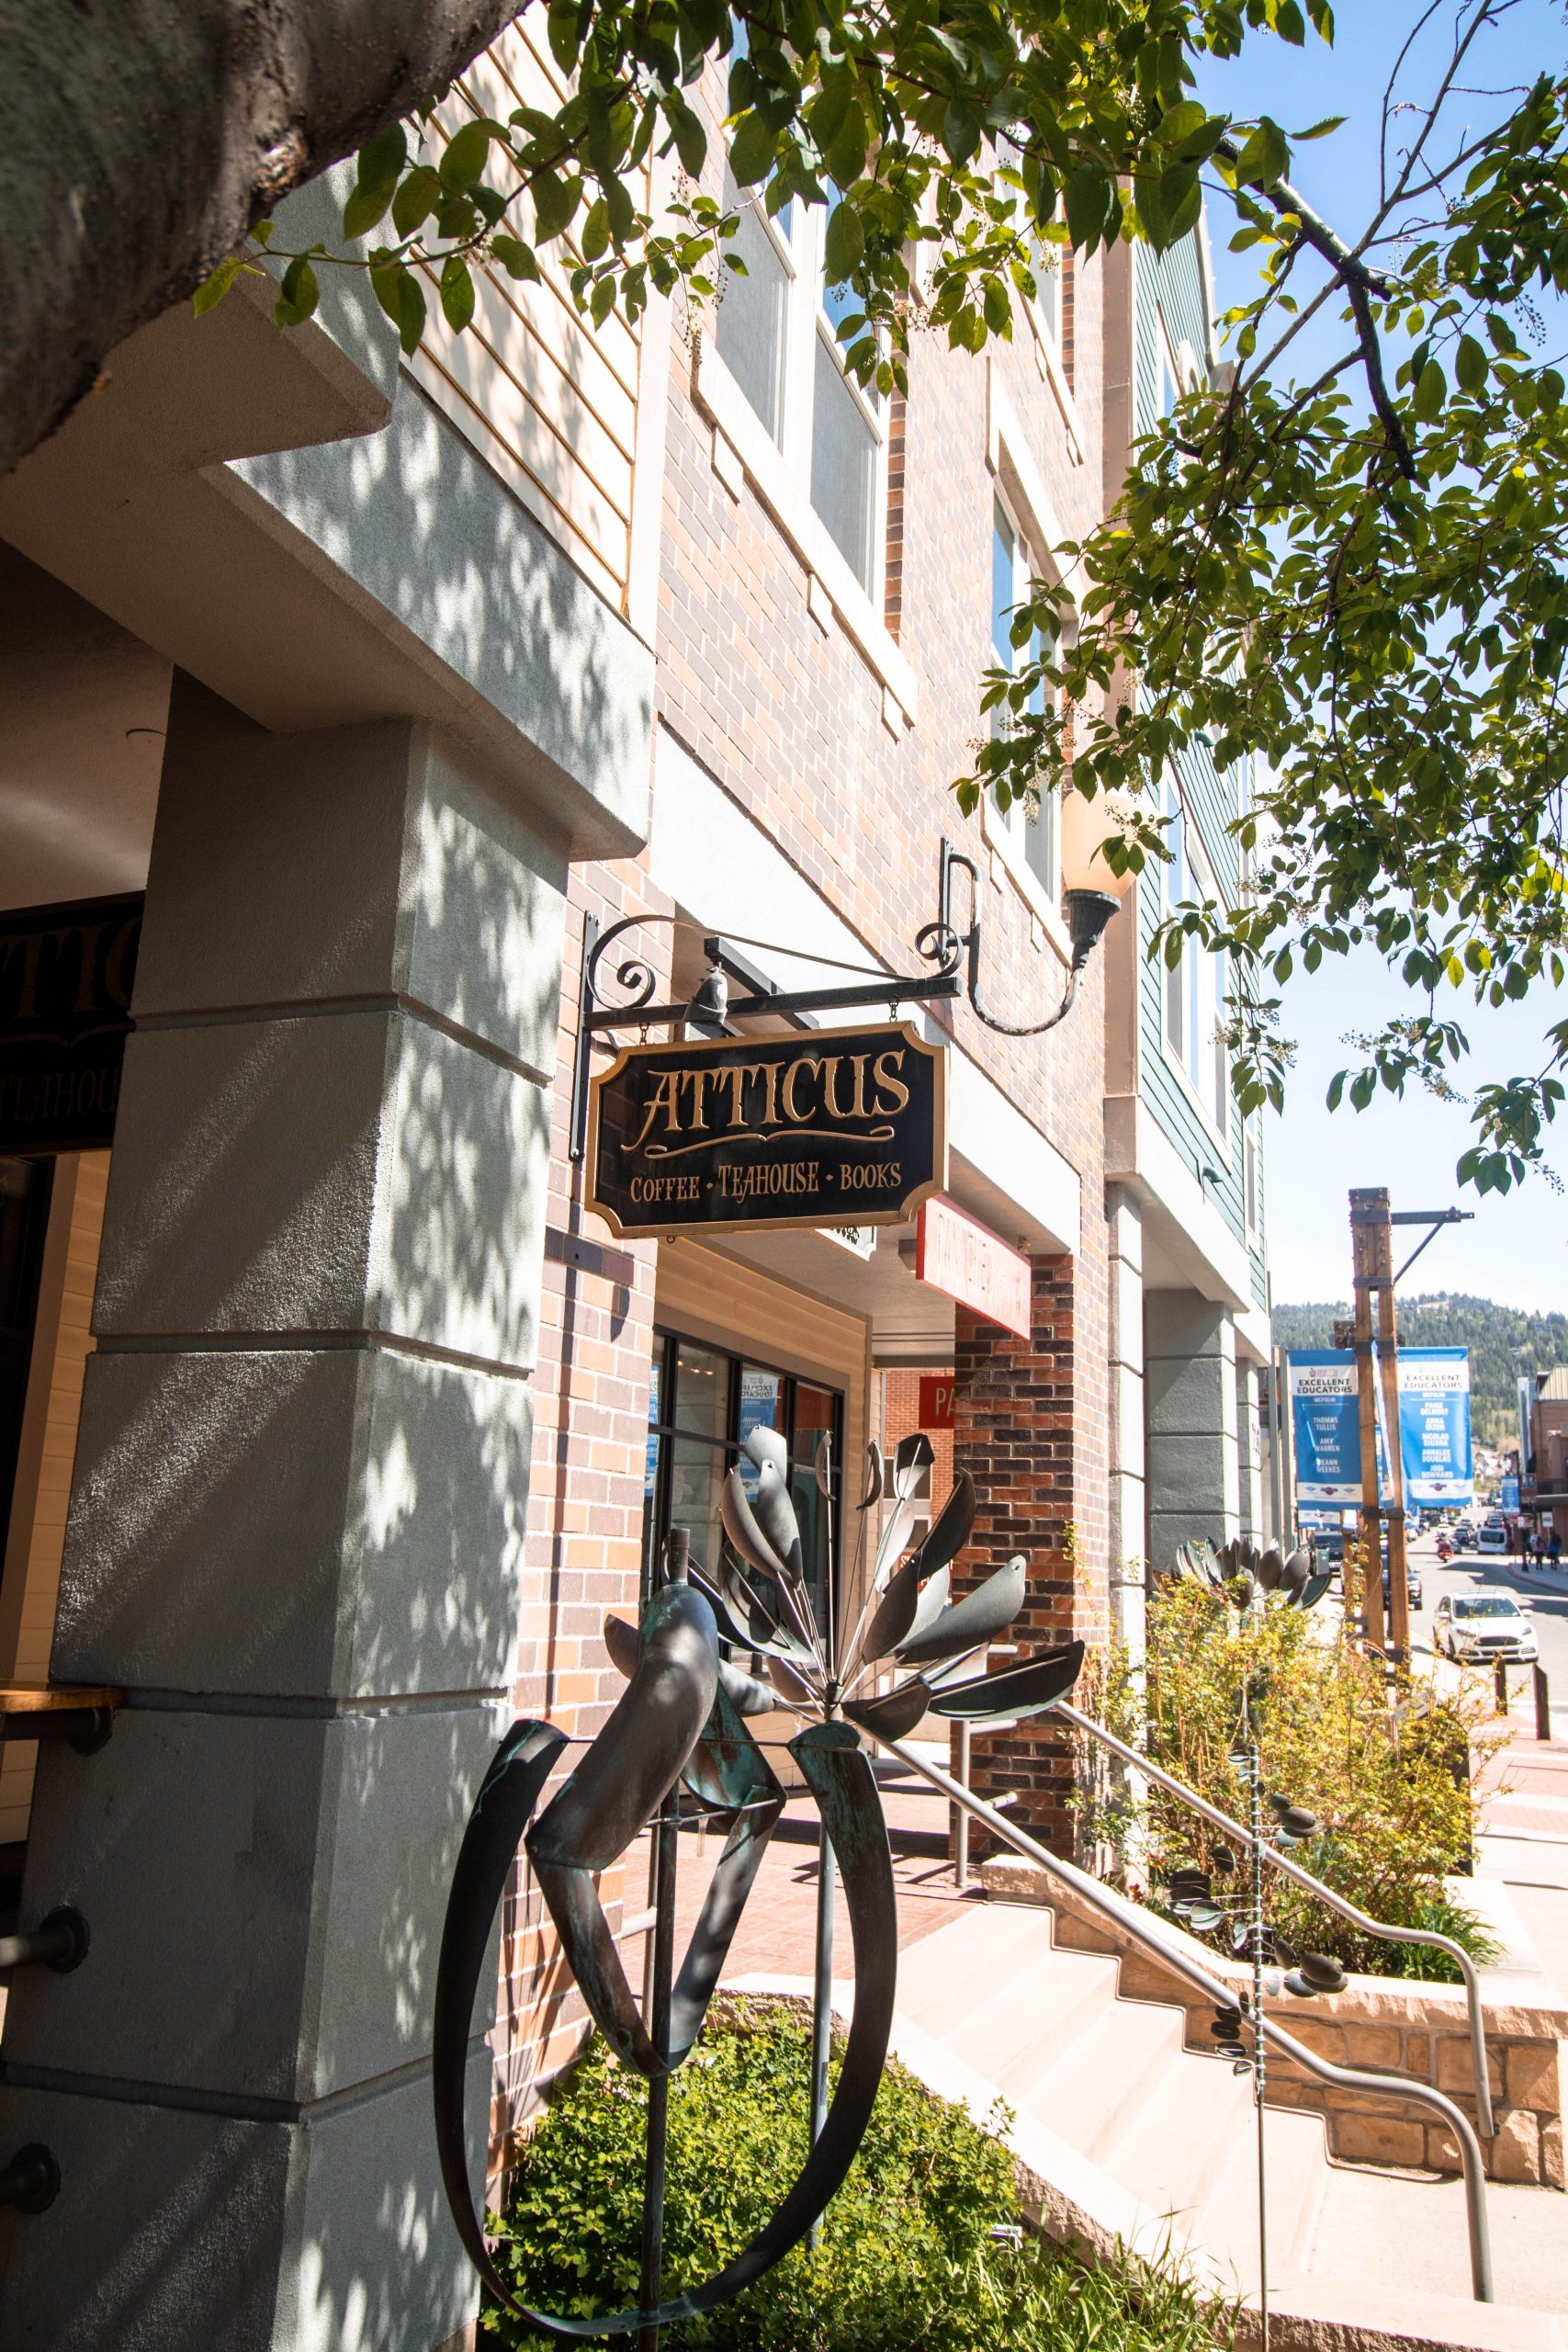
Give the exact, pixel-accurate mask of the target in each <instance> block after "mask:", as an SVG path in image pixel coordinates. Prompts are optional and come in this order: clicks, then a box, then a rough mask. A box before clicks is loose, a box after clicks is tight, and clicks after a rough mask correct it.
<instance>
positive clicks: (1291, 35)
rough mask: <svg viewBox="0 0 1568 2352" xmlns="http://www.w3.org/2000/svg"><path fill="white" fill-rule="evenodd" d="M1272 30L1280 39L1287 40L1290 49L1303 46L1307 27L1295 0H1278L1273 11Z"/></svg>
mask: <svg viewBox="0 0 1568 2352" xmlns="http://www.w3.org/2000/svg"><path fill="white" fill-rule="evenodd" d="M1274 30H1275V31H1276V32H1277V33H1278V34H1279V36H1280V40H1288V41H1289V42H1290V44H1291V46H1292V49H1302V48H1303V47H1304V46H1305V44H1306V37H1307V28H1306V26H1305V23H1304V22H1303V17H1302V12H1301V10H1300V8H1299V7H1298V6H1296V0H1280V5H1279V7H1278V8H1277V9H1276V10H1275V12H1274Z"/></svg>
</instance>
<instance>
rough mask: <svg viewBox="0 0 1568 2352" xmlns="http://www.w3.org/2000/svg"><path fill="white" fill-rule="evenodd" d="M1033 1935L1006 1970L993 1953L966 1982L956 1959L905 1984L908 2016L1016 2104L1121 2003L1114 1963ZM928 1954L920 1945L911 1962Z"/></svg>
mask: <svg viewBox="0 0 1568 2352" xmlns="http://www.w3.org/2000/svg"><path fill="white" fill-rule="evenodd" d="M1030 1928H1031V1933H1030V1934H1029V1935H1027V1936H1021V1937H1017V1938H1012V1939H1008V1941H1007V1943H1006V1946H1005V1949H1006V1952H1007V1958H1006V1960H1005V1962H1002V1963H1001V1964H1000V1966H999V1967H998V1966H997V1965H995V1964H994V1956H993V1955H991V1954H989V1953H987V1954H986V1955H985V1965H984V1966H983V1967H982V1968H977V1969H976V1971H975V1972H974V1973H971V1974H970V1975H969V1976H967V1977H963V1976H960V1975H959V1974H958V1973H956V1963H957V1962H958V1959H959V1953H958V1952H957V1951H955V1952H954V1953H953V1955H952V1959H953V1963H954V1965H952V1966H941V1965H937V1966H932V1967H931V1968H930V1969H929V1970H928V1971H927V1972H926V1973H924V1974H923V1975H922V1974H921V1973H919V1971H911V1972H910V1974H912V1975H913V1976H914V1979H915V1981H914V1982H913V1983H912V1984H911V1983H910V1982H909V1981H908V1975H906V1974H905V1973H903V1972H902V1971H901V1973H900V1976H899V1983H898V2007H899V2009H900V2010H901V2012H902V2013H903V2015H904V2016H905V2017H907V2018H909V2020H910V2021H911V2023H913V2024H916V2025H919V2026H921V2027H923V2028H924V2029H925V2030H926V2031H928V2032H930V2033H932V2034H935V2035H936V2036H937V2037H938V2038H939V2039H940V2040H941V2041H942V2042H943V2043H944V2044H945V2045H946V2046H947V2048H948V2049H950V2050H951V2051H952V2052H953V2055H954V2056H955V2057H957V2058H961V2059H962V2060H963V2061H964V2063H965V2064H974V2065H976V2067H978V2068H979V2070H980V2071H981V2073H983V2074H984V2075H986V2076H987V2079H989V2080H990V2081H993V2082H996V2083H998V2085H999V2086H1001V2087H1002V2089H1003V2091H1004V2092H1005V2094H1006V2096H1007V2097H1008V2098H1009V2099H1013V2098H1015V2096H1021V2095H1022V2093H1023V2092H1024V2091H1025V2090H1026V2089H1027V2087H1028V2086H1029V2085H1030V2084H1031V2083H1032V2081H1033V2080H1034V2079H1035V2078H1036V2077H1037V2076H1038V2075H1041V2074H1043V2072H1044V2071H1046V2070H1047V2069H1048V2068H1049V2067H1050V2066H1052V2065H1053V2064H1055V2061H1056V2060H1057V2059H1058V2058H1059V2057H1060V2056H1061V2054H1062V2052H1063V2051H1064V2050H1065V2049H1066V2048H1067V2047H1068V2045H1069V2044H1070V2043H1071V2042H1072V2041H1075V2040H1076V2039H1077V2036H1078V2035H1080V2034H1081V2033H1083V2032H1085V2031H1086V2030H1088V2028H1089V2024H1090V2023H1091V2022H1092V2020H1093V2018H1095V2017H1096V2016H1097V2015H1098V2014H1099V2013H1100V2011H1102V2010H1109V2009H1111V2007H1113V2006H1114V2005H1115V2001H1116V1966H1115V1962H1113V1961H1110V1960H1107V1959H1104V1958H1103V1957H1101V1956H1100V1954H1099V1953H1095V1952H1060V1951H1052V1949H1051V1945H1050V1939H1049V1937H1048V1936H1047V1935H1043V1934H1042V1932H1041V1928H1040V1925H1039V1923H1038V1922H1035V1921H1032V1922H1031V1923H1030ZM943 1940H945V1938H944V1937H928V1938H927V1939H926V1941H927V1942H941V1941H943ZM977 1940H978V1939H976V1937H974V1936H973V1935H971V1936H970V1937H969V1938H968V1939H966V1947H965V1948H966V1949H968V1950H969V1951H974V1948H975V1946H976V1942H977ZM922 1949H923V1947H922V1946H920V1945H917V1946H916V1947H915V1948H914V1953H912V1954H911V1955H910V1957H915V1956H916V1955H917V1954H918V1953H919V1951H921V1950H922ZM976 1958H978V1954H976ZM1068 2136H1069V2137H1070V2136H1071V2135H1070V2133H1069V2134H1068Z"/></svg>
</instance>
